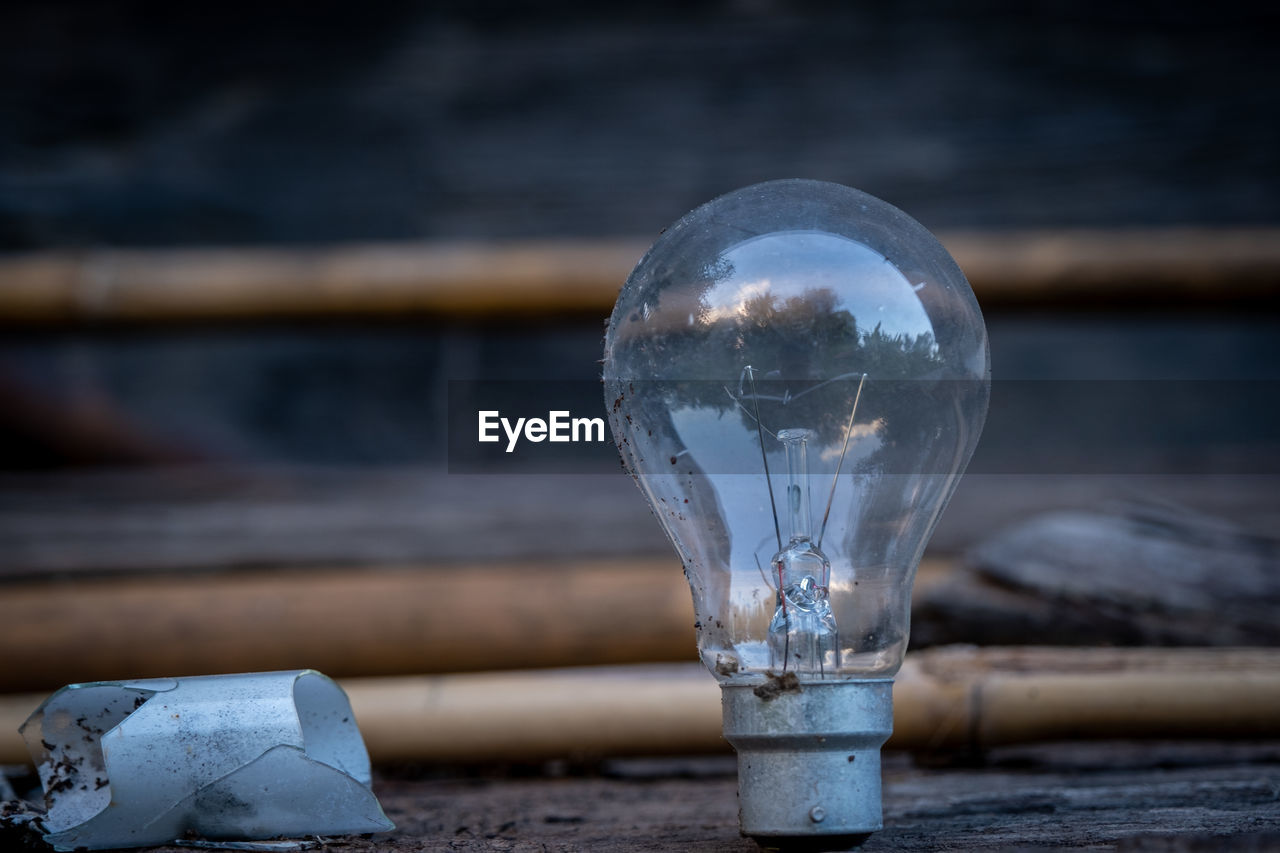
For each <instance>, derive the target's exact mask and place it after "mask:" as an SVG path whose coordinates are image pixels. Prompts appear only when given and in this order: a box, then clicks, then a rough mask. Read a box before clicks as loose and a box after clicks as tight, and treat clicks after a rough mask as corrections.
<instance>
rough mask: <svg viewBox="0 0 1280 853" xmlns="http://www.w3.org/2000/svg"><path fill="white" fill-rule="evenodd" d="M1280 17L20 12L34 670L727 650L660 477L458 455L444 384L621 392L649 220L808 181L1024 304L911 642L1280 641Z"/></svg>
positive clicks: (416, 666)
mask: <svg viewBox="0 0 1280 853" xmlns="http://www.w3.org/2000/svg"><path fill="white" fill-rule="evenodd" d="M1277 17H1280V16H1278V15H1277V13H1276V12H1275V11H1274V10H1273V9H1272V8H1270V7H1267V6H1264V5H1262V4H1256V5H1250V4H1230V3H1228V4H1203V3H1177V2H1174V3H1169V2H1160V3H1156V2H1150V3H1131V4H1116V3H1104V2H1070V3H1065V2H1064V3H1039V4H1025V3H1011V2H978V3H928V2H907V3H897V4H889V5H886V4H870V3H867V4H840V3H831V4H827V3H802V2H769V0H740V2H722V3H699V4H687V3H670V4H663V3H656V2H655V3H647V4H644V5H643V6H642V7H635V8H632V9H629V10H628V9H622V10H619V9H617V8H613V7H611V6H608V5H602V6H598V7H597V6H593V5H591V4H581V3H560V4H523V3H514V2H511V3H508V2H467V3H434V4H417V3H401V2H366V3H361V4H347V5H343V6H335V7H329V6H327V5H325V4H312V3H301V2H280V3H266V4H264V3H254V4H250V3H239V2H229V3H220V4H215V5H204V6H197V7H192V6H190V5H183V4H172V3H159V2H117V3H112V4H98V3H90V2H67V1H66V0H44V2H29V0H19V2H11V3H8V4H5V5H4V7H3V9H0V469H2V470H0V649H2V650H3V658H4V660H5V666H4V668H3V671H2V672H0V689H4V690H9V691H14V690H22V691H28V690H45V689H49V688H53V687H56V686H58V685H60V684H63V683H66V682H70V681H84V680H92V679H98V678H115V677H130V676H149V675H174V674H182V673H197V672H225V671H238V670H249V669H270V668H293V667H299V666H312V667H316V668H319V669H321V670H323V671H325V672H326V673H328V674H330V675H334V676H353V675H356V676H358V675H396V674H406V673H422V672H450V671H461V670H476V669H511V668H518V667H547V666H567V665H574V664H604V663H628V662H647V661H677V660H680V661H687V660H693V659H694V658H695V650H694V643H693V628H692V611H691V608H690V607H689V603H688V591H687V588H685V586H684V584H683V580H682V578H681V577H680V572H679V571H678V567H679V563H678V560H677V558H676V557H675V555H674V552H672V551H671V549H670V548H669V546H668V544H667V543H666V541H665V540H664V539H663V537H662V535H661V533H660V531H659V529H658V526H657V524H656V523H655V522H654V521H653V520H652V519H651V518H649V515H648V511H647V509H646V507H645V505H644V503H643V501H642V499H641V497H640V495H639V493H638V492H637V491H636V489H635V488H634V486H633V485H632V484H631V483H630V482H629V478H627V477H625V476H623V475H622V474H620V473H618V471H617V467H616V461H614V460H612V459H606V460H604V463H603V464H601V461H600V459H599V458H598V457H592V458H590V459H587V458H585V457H584V458H583V460H581V464H580V465H578V464H577V463H575V462H574V461H573V460H568V461H564V462H563V464H562V465H560V466H559V467H557V468H556V469H555V470H552V471H543V472H541V473H520V472H512V471H507V470H501V469H499V470H495V471H493V472H490V473H469V474H460V473H458V472H456V471H455V472H453V473H450V471H449V462H450V459H449V454H448V452H447V446H448V439H449V428H448V425H449V414H450V412H449V409H450V405H449V403H450V382H451V381H452V382H454V383H455V388H464V389H465V387H466V383H467V382H472V383H474V382H476V381H492V380H510V381H513V382H516V383H519V384H521V385H523V386H526V387H527V388H528V389H529V390H528V394H529V395H530V399H531V400H536V399H538V398H539V395H541V394H542V393H543V391H542V388H543V387H544V383H554V382H569V383H575V382H576V383H579V384H578V385H576V386H575V387H577V388H582V387H587V388H590V387H593V386H594V382H595V380H596V379H597V378H598V370H599V368H598V364H597V359H598V358H599V357H600V344H601V332H602V326H601V323H602V321H603V320H604V319H605V318H606V317H607V315H608V312H609V309H610V307H611V305H612V302H613V298H614V296H615V295H616V292H617V288H618V287H619V286H620V285H621V284H622V281H623V280H624V278H625V276H626V274H627V272H628V271H629V269H630V267H631V266H632V265H633V264H634V263H635V261H637V260H638V259H639V257H640V255H641V254H642V252H643V251H644V248H645V247H646V246H647V245H648V244H649V243H650V242H651V241H652V240H653V239H654V238H655V237H656V236H657V235H658V233H659V232H660V231H661V230H662V229H663V228H665V227H666V226H667V225H668V224H670V223H671V222H673V221H675V219H677V218H678V217H679V216H681V215H682V214H683V213H685V212H686V211H688V210H689V209H691V208H693V207H695V206H697V205H698V204H700V203H702V202H704V201H707V200H709V199H711V198H712V197H714V196H716V195H719V194H721V193H723V192H727V191H729V190H732V189H735V188H737V187H740V186H743V185H746V184H750V183H753V182H757V181H762V180H767V179H773V178H783V177H809V178H818V179H824V180H830V181H837V182H840V183H845V184H848V185H851V186H855V187H858V188H860V189H863V190H865V191H867V192H870V193H872V194H874V195H876V196H879V197H881V198H884V199H885V200H887V201H889V202H891V203H892V204H894V205H897V206H899V207H901V208H903V209H904V210H906V211H908V212H909V213H911V214H912V215H913V216H914V217H916V218H917V219H919V220H920V221H921V222H922V223H923V224H924V225H925V226H926V227H928V228H930V229H931V230H933V231H935V232H936V233H938V234H939V236H940V238H941V239H942V240H943V242H944V244H946V245H947V246H948V248H950V249H951V250H952V251H953V253H954V254H956V256H957V258H958V260H959V261H960V263H961V266H962V267H963V268H964V269H965V270H966V272H967V273H968V274H969V277H970V279H971V280H972V282H973V284H974V287H975V290H976V292H977V294H978V297H979V300H980V301H981V302H982V304H983V306H984V310H985V312H986V315H987V321H988V326H989V331H990V339H991V352H992V359H993V364H994V371H993V372H994V377H995V380H996V383H995V388H994V390H993V396H992V409H991V415H990V420H989V423H988V431H987V436H986V438H985V439H984V443H983V445H982V449H981V450H980V455H979V457H978V458H976V459H975V461H974V463H973V466H972V468H971V471H972V473H971V474H970V476H968V477H967V478H966V480H965V481H964V483H963V485H962V486H961V489H960V491H959V492H958V493H957V495H956V497H955V499H954V501H953V503H952V506H951V509H950V510H949V511H948V512H947V514H946V516H945V517H944V519H943V521H942V523H941V526H940V527H939V529H938V532H937V535H936V537H935V539H934V541H933V545H932V546H931V550H930V552H929V556H928V558H927V559H926V564H925V566H924V567H923V569H922V573H921V582H920V585H919V591H918V595H917V600H918V606H917V610H916V615H915V626H914V634H913V640H914V642H915V644H916V645H917V646H926V645H931V644H941V643H951V642H974V643H1004V644H1011V643H1012V644H1017V643H1063V644H1079V645H1106V644H1164V643H1171V644H1191V645H1203V644H1214V643H1225V644H1235V645H1240V644H1273V643H1275V642H1276V640H1277V638H1278V637H1280V632H1277V629H1276V627H1275V626H1276V624H1277V623H1278V622H1280V620H1276V619H1275V618H1274V615H1275V612H1276V610H1275V608H1276V607H1277V606H1280V579H1278V576H1277V571H1276V569H1277V559H1278V558H1277V555H1278V554H1280V545H1278V544H1277V541H1278V540H1277V530H1280V489H1278V488H1277V486H1280V431H1278V430H1277V427H1276V424H1277V415H1278V414H1280V412H1277V404H1276V402H1275V401H1276V393H1275V392H1276V391H1277V385H1276V380H1277V379H1280V364H1278V359H1277V357H1276V352H1277V350H1276V347H1277V341H1280V315H1278V314H1277V306H1278V305H1280V301H1278V299H1277V296H1278V295H1280V287H1278V285H1280V242H1278V239H1277V238H1278V236H1280V230H1277V226H1278V225H1280V110H1278V109H1277V108H1278V107H1280V104H1278V103H1277V92H1280V60H1277V58H1276V53H1275V49H1274V43H1273V41H1274V40H1273V38H1272V33H1274V32H1275V28H1276V24H1277V23H1280V21H1278V20H1277ZM459 383H461V384H459ZM461 393H465V390H464V391H463V392H461ZM590 407H594V408H590ZM574 408H575V411H574V414H579V413H581V414H584V415H586V414H589V415H591V416H595V415H602V414H603V406H602V405H601V401H599V400H597V399H594V398H592V397H591V396H590V395H587V397H586V398H585V402H583V403H582V404H581V406H578V405H577V404H576V403H575V404H574ZM579 409H582V411H581V412H579ZM566 596H568V597H570V598H571V599H572V601H571V603H570V604H566Z"/></svg>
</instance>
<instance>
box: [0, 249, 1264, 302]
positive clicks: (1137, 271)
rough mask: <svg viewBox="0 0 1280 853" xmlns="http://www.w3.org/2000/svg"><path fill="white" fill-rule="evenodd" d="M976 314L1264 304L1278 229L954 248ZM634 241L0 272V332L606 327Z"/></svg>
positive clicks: (186, 259) (33, 262)
mask: <svg viewBox="0 0 1280 853" xmlns="http://www.w3.org/2000/svg"><path fill="white" fill-rule="evenodd" d="M941 237H942V241H943V243H944V244H945V245H946V246H947V248H948V249H949V250H950V251H951V252H952V253H953V254H954V255H955V257H956V259H957V261H958V262H959V263H960V266H961V268H962V269H964V270H965V272H966V274H967V275H968V277H969V279H970V281H971V282H972V283H973V286H974V290H975V291H976V292H977V294H978V298H979V299H980V300H981V301H982V303H983V304H984V305H986V306H999V305H1017V304H1060V303H1066V304H1104V305H1105V304H1114V303H1117V302H1130V303H1138V304H1141V305H1144V306H1146V305H1157V306H1162V307H1167V306H1169V305H1171V304H1175V303H1190V304H1196V303H1210V304H1223V303H1244V304H1260V303H1266V304H1271V303H1274V302H1275V301H1277V297H1278V296H1280V229H1275V228H1234V229H1212V228H1169V229H1116V230H1109V231H1100V230H1057V231H1008V232H963V233H961V232H955V233H944V234H942V235H941ZM646 246H647V241H644V240H608V241H606V240H599V241H548V242H525V243H519V242H511V243H439V244H384V245H355V246H341V247H334V248H319V249H284V248H271V249H234V248H232V249H162V250H160V249H157V250H93V251H86V252H78V253H71V252H56V251H55V252H35V253H27V254H15V255H9V256H0V322H4V323H7V324H11V325H21V324H36V325H58V324H64V325H65V324H77V323H99V324H101V323H107V324H111V323H174V322H209V321H246V320H253V321H256V320H273V319H292V318H347V317H375V318H376V317H407V316H437V317H449V318H464V319H468V318H469V319H483V318H503V317H522V318H527V317H543V318H554V317H558V316H565V315H590V316H596V317H604V316H607V315H608V313H609V311H610V309H611V308H612V306H613V301H614V299H615V298H616V296H617V293H618V288H619V287H620V286H621V285H622V282H623V281H624V280H625V279H626V277H627V274H628V273H629V272H630V270H631V268H632V266H634V264H635V263H636V262H637V261H638V260H639V259H640V257H641V255H642V254H643V253H644V250H645V248H646Z"/></svg>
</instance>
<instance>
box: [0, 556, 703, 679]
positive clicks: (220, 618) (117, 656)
mask: <svg viewBox="0 0 1280 853" xmlns="http://www.w3.org/2000/svg"><path fill="white" fill-rule="evenodd" d="M693 622H694V617H693V605H692V602H691V599H690V595H689V586H688V584H687V583H686V582H685V581H684V578H683V577H681V574H680V570H679V562H678V561H676V559H675V557H674V556H673V557H670V558H655V559H642V558H640V559H609V560H605V559H601V560H593V561H579V562H565V561H561V562H556V563H549V562H537V561H524V560H518V561H515V560H513V561H508V562H505V563H503V562H499V561H492V562H485V563H481V564H475V565H470V564H467V563H464V562H456V563H442V564H439V565H432V566H430V567H420V566H419V567H404V568H400V569H396V568H381V569H363V570H353V569H350V568H347V569H321V568H315V569H309V570H307V571H305V572H304V571H290V570H275V571H260V572H252V573H249V572H232V573H220V574H201V573H191V574H166V575H163V576H152V577H131V578H76V579H70V578H62V579H59V580H54V581H28V582H13V583H6V584H5V585H4V586H3V593H2V594H0V649H3V650H4V653H5V666H3V667H0V691H14V690H43V689H52V688H54V687H57V686H59V685H61V684H66V683H71V682H78V681H99V680H107V679H115V678H143V677H152V676H155V677H163V676H169V675H173V674H174V673H214V672H244V671H262V670H272V669H298V668H303V667H311V668H315V669H319V670H321V671H323V672H325V673H327V674H329V675H332V676H335V677H338V676H351V675H403V674H408V673H421V672H458V671H466V670H486V669H489V670H491V669H518V668H523V667H551V666H580V665H592V664H608V663H633V662H640V661H689V660H694V659H695V651H694V647H695V640H694V628H693Z"/></svg>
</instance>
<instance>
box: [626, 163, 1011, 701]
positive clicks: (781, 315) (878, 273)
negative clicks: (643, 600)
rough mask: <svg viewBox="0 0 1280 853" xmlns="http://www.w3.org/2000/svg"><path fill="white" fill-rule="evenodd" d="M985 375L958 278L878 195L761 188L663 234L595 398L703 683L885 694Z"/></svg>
mask: <svg viewBox="0 0 1280 853" xmlns="http://www.w3.org/2000/svg"><path fill="white" fill-rule="evenodd" d="M989 375H990V369H989V356H988V351H987V338H986V330H985V327H984V325H983V321H982V315H981V312H980V310H979V308H978V304H977V301H976V300H975V298H974V296H973V292H972V290H971V289H970V287H969V285H968V282H966V281H965V278H964V275H963V274H962V273H961V272H960V269H959V267H957V266H956V264H955V262H954V261H953V260H952V259H951V257H950V255H948V254H947V252H946V250H945V249H943V247H942V246H941V244H940V243H938V241H937V240H936V239H935V238H934V237H933V236H932V235H931V234H930V233H929V232H928V231H926V230H925V229H924V228H923V227H922V226H921V225H920V224H919V223H917V222H916V221H915V220H913V219H911V218H910V217H908V216H907V215H906V214H904V213H903V212H901V211H900V210H898V209H897V208H894V207H892V206H891V205H889V204H886V203H885V202H883V201H880V200H878V199H876V198H873V197H872V196H869V195H867V194H865V193H862V192H859V191H857V190H854V189H850V188H848V187H844V186H840V185H837V184H830V183H824V182H818V181H804V180H788V181H775V182H770V183H765V184H759V185H756V186H752V187H747V188H745V189H742V190H738V191H736V192H733V193H730V194H728V195H725V196H722V197H720V198H718V199H716V200H714V201H712V202H709V203H708V204H706V205H703V206H702V207H700V208H698V209H697V210H694V211H693V212H692V213H690V214H688V215H687V216H685V217H684V218H683V219H681V220H680V221H679V222H677V223H676V224H675V225H674V226H672V227H671V228H669V229H668V230H667V231H666V232H664V233H663V235H662V236H661V237H660V238H659V240H658V241H657V242H656V243H655V244H654V246H653V247H652V248H651V249H650V250H649V252H648V253H647V254H646V255H645V256H644V258H643V259H642V260H641V261H640V263H639V265H638V266H637V267H636V268H635V270H634V271H633V272H632V274H631V276H630V277H629V278H628V280H627V282H626V285H625V286H624V287H623V289H622V293H621V295H620V296H619V298H618V302H617V305H616V307H615V309H614V312H613V316H612V318H611V319H610V322H609V327H608V332H607V334H606V337H605V360H604V382H605V395H606V397H605V399H606V405H607V407H608V409H609V416H610V422H611V426H612V429H613V434H614V438H615V440H616V442H617V444H618V447H619V450H620V451H621V453H622V456H623V459H624V462H625V464H626V465H627V467H628V468H629V470H630V471H631V472H632V473H633V474H634V475H635V477H636V480H637V482H638V483H639V485H640V488H641V490H642V491H643V492H644V493H645V495H646V497H647V498H648V500H649V501H650V503H651V505H652V506H653V508H654V511H655V513H656V515H657V517H658V519H659V521H660V522H661V523H662V526H663V527H664V529H665V530H666V532H667V535H668V536H669V537H670V539H671V541H672V542H673V543H674V545H675V547H676V549H677V550H678V551H679V552H680V555H681V557H682V558H683V561H684V566H685V572H686V574H687V576H688V578H689V581H690V586H691V587H692V590H693V599H694V608H695V611H696V616H697V620H698V630H699V637H698V647H699V651H700V654H701V656H702V659H703V661H704V662H705V663H706V664H707V666H708V667H709V668H710V669H711V671H712V672H713V673H714V674H715V675H716V676H717V678H719V679H720V680H721V681H722V682H726V683H735V682H740V681H751V680H758V679H761V678H762V677H763V676H764V675H765V674H766V673H769V672H772V673H775V674H780V673H784V672H794V673H795V674H796V675H797V676H798V677H799V680H800V681H801V682H806V681H817V680H828V679H830V680H841V679H867V678H890V677H892V676H893V674H894V673H895V672H896V671H897V669H898V667H899V666H900V664H901V662H902V656H903V653H904V651H905V649H906V645H907V635H908V630H909V619H910V590H911V584H912V581H913V579H914V575H915V571H916V567H917V565H918V563H919V561H920V557H921V554H922V553H923V551H924V547H925V544H926V542H927V541H928V538H929V535H930V534H931V533H932V531H933V528H934V526H935V524H936V523H937V521H938V518H939V516H940V514H941V513H942V510H943V508H944V507H945V506H946V503H947V501H948V500H949V499H950V497H951V494H952V492H953V491H954V489H955V486H956V484H957V482H958V480H959V477H960V474H961V472H962V471H963V469H964V466H965V464H966V463H967V462H968V459H969V457H970V455H971V454H972V452H973V449H974V446H975V445H976V443H977V440H978V434H979V433H980V431H981V428H982V424H983V421H984V419H985V416H986V410H987V401H988V396H989Z"/></svg>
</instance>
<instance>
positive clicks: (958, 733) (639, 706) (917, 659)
mask: <svg viewBox="0 0 1280 853" xmlns="http://www.w3.org/2000/svg"><path fill="white" fill-rule="evenodd" d="M342 685H343V687H344V688H345V689H346V691H347V693H348V695H349V696H350V697H351V702H352V708H353V710H354V711H355V714H356V718H357V720H358V722H359V725H360V728H361V731H362V732H363V734H364V737H365V741H366V743H367V745H368V747H369V751H370V755H371V756H372V757H373V759H374V760H375V761H378V762H387V761H403V760H417V761H429V762H483V761H522V760H523V761H531V760H540V759H548V758H560V757H578V758H588V757H599V756H607V755H628V754H678V753H703V752H723V751H727V749H728V747H727V744H726V743H725V742H724V740H723V738H722V737H721V734H720V731H721V729H720V701H719V690H718V688H717V686H716V683H715V681H714V680H713V679H712V678H711V676H710V675H709V674H707V673H706V672H705V671H704V670H703V669H702V668H701V667H700V666H698V665H690V664H666V665H650V666H633V667H588V668H580V669H575V670H550V671H531V672H514V673H513V672H495V673H475V674H464V675H435V676H411V677H405V678H379V679H359V678H357V679H347V680H344V681H342ZM43 698H44V697H43V695H40V694H28V695H20V696H7V697H0V763H19V762H21V761H24V760H25V750H24V749H23V747H22V745H21V742H20V740H19V738H18V737H17V734H16V730H17V727H18V726H19V725H20V724H21V723H22V721H23V720H24V719H25V718H26V716H27V715H28V714H30V713H31V711H32V710H34V709H35V708H36V707H37V706H38V704H39V703H40V702H41V701H42V700H43ZM1277 708H1280V651H1277V650H1273V649H1048V648H1039V649H1035V648H1032V649H1002V648H991V649H975V648H969V647H965V648H940V649H934V650H928V651H924V652H916V653H912V654H911V655H909V656H908V660H907V664H906V665H905V666H904V668H903V671H902V672H901V674H900V675H899V677H898V679H897V683H896V685H895V688H894V734H893V737H892V738H891V739H890V741H889V744H888V745H889V747H890V748H894V749H909V750H924V751H927V750H936V749H966V750H970V749H983V748H986V747H991V746H997V745H1007V744H1015V743H1030V742H1037V741H1049V740H1063V739H1073V738H1091V739H1104V738H1215V739H1217V738H1234V737H1277V736H1280V714H1277V713H1276V709H1277Z"/></svg>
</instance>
